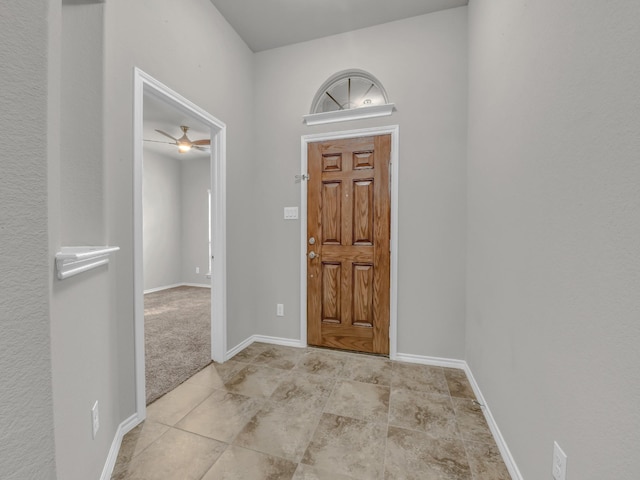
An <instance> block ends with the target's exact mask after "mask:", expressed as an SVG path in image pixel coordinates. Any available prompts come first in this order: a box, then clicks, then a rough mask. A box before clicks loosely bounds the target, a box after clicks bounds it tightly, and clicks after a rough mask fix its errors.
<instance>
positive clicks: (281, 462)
mask: <svg viewBox="0 0 640 480" xmlns="http://www.w3.org/2000/svg"><path fill="white" fill-rule="evenodd" d="M295 470H296V464H295V463H293V462H290V461H289V460H285V459H283V458H277V457H272V456H269V455H265V454H264V453H259V452H254V451H253V450H247V449H244V448H241V447H236V446H233V445H231V446H229V448H227V451H226V452H224V454H223V455H222V456H221V457H220V459H219V460H218V461H217V462H216V463H215V464H214V465H213V467H211V469H210V470H209V471H208V472H207V474H206V475H205V476H204V477H202V480H290V479H291V478H292V477H293V474H294V472H295Z"/></svg>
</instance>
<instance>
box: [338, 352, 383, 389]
mask: <svg viewBox="0 0 640 480" xmlns="http://www.w3.org/2000/svg"><path fill="white" fill-rule="evenodd" d="M342 377H343V378H346V379H348V380H354V381H356V382H363V383H373V384H376V385H386V386H389V385H391V361H390V360H389V359H387V358H384V357H372V356H368V355H352V356H350V357H349V359H348V360H347V363H346V365H345V368H344V370H343V372H342Z"/></svg>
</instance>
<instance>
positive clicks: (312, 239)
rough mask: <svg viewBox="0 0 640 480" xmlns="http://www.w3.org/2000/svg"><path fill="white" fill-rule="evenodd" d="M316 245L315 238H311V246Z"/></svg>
mask: <svg viewBox="0 0 640 480" xmlns="http://www.w3.org/2000/svg"><path fill="white" fill-rule="evenodd" d="M315 243H316V239H315V238H313V237H311V238H310V239H309V245H315Z"/></svg>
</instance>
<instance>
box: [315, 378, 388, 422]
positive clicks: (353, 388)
mask: <svg viewBox="0 0 640 480" xmlns="http://www.w3.org/2000/svg"><path fill="white" fill-rule="evenodd" d="M325 412H326V413H333V414H334V415H341V416H343V417H351V418H359V419H361V420H365V421H367V422H378V423H387V421H388V418H389V387H385V386H381V385H373V384H370V383H361V382H352V381H350V380H339V381H338V383H337V384H336V386H335V388H334V389H333V393H332V394H331V397H329V401H328V402H327V405H326V406H325Z"/></svg>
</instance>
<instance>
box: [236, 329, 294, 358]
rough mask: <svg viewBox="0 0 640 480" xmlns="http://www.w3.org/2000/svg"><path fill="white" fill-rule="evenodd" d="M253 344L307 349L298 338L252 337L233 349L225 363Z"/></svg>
mask: <svg viewBox="0 0 640 480" xmlns="http://www.w3.org/2000/svg"><path fill="white" fill-rule="evenodd" d="M253 342H262V343H270V344H272V345H282V346H284V347H296V348H304V347H306V345H305V344H303V343H302V342H301V341H300V340H299V339H297V338H281V337H269V336H267V335H251V336H250V337H249V338H246V339H244V340H243V341H242V342H240V343H239V344H238V345H236V346H235V347H233V348H232V349H231V350H229V351H228V352H227V354H226V355H225V361H226V360H231V359H232V358H233V357H235V356H236V355H237V354H238V353H240V352H241V351H242V350H244V349H245V348H247V347H248V346H249V345H251V344H252V343H253Z"/></svg>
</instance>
